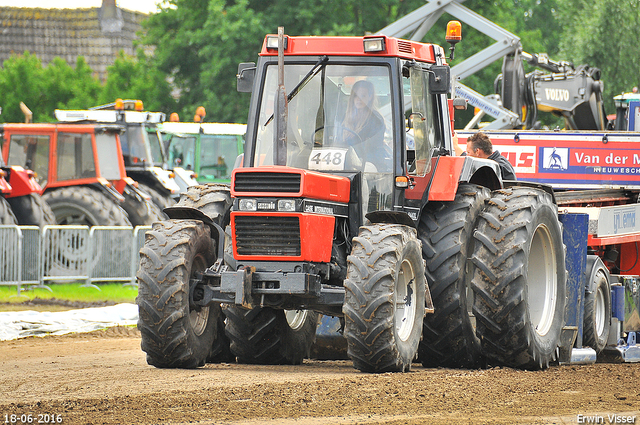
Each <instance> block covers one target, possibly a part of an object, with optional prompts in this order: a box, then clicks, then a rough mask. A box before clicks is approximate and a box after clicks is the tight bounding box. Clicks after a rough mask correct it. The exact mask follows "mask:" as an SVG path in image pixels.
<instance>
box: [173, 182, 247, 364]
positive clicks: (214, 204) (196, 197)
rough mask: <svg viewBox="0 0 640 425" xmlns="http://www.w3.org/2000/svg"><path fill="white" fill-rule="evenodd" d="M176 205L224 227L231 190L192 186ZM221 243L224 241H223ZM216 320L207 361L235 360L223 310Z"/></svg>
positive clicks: (226, 220)
mask: <svg viewBox="0 0 640 425" xmlns="http://www.w3.org/2000/svg"><path fill="white" fill-rule="evenodd" d="M176 206H181V207H190V208H196V209H198V210H200V211H202V212H203V213H205V214H206V215H207V216H208V217H209V218H210V219H211V220H212V221H213V222H214V223H216V224H218V225H219V226H220V227H222V228H223V229H224V228H225V227H226V226H227V225H228V224H229V213H230V211H231V191H230V189H229V186H227V185H220V184H210V185H201V186H192V187H189V189H188V190H187V192H185V193H183V194H182V196H181V197H180V201H179V202H178V203H177V204H176ZM213 238H214V239H215V238H216V235H213ZM216 243H220V242H216ZM221 243H224V241H223V242H221ZM216 247H217V245H216ZM217 320H218V326H217V327H216V336H215V338H214V340H213V346H212V347H211V353H210V354H209V357H208V358H207V363H229V362H233V361H235V355H234V354H233V353H232V352H231V348H230V341H229V338H228V337H227V335H226V333H225V322H226V316H225V315H224V311H223V312H222V313H221V314H220V315H219V316H218V319H217Z"/></svg>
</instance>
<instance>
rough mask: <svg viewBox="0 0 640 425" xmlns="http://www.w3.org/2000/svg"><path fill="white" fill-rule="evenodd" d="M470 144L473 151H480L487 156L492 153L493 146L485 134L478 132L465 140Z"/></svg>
mask: <svg viewBox="0 0 640 425" xmlns="http://www.w3.org/2000/svg"><path fill="white" fill-rule="evenodd" d="M469 142H471V143H472V146H473V148H474V149H480V150H481V151H482V152H484V153H485V154H487V155H491V154H492V153H493V144H492V143H491V139H489V136H487V135H486V133H483V132H482V131H479V132H477V133H475V134H474V135H473V136H471V137H469V139H467V143H469Z"/></svg>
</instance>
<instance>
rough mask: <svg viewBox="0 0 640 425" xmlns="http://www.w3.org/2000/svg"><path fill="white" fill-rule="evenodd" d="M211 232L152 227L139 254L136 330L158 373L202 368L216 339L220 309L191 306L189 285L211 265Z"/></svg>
mask: <svg viewBox="0 0 640 425" xmlns="http://www.w3.org/2000/svg"><path fill="white" fill-rule="evenodd" d="M214 245H215V244H214V242H213V240H212V239H211V236H210V230H209V227H208V226H206V225H204V224H203V223H202V222H200V221H192V220H168V221H162V222H158V223H154V224H153V228H152V230H149V231H148V232H147V234H146V237H145V245H144V247H143V248H142V249H141V250H140V268H139V270H138V273H137V277H138V282H139V284H138V285H139V287H138V297H137V299H136V301H137V304H138V307H139V319H138V329H140V333H141V336H142V344H141V345H142V350H143V351H145V352H146V353H147V362H148V363H149V364H151V365H153V366H156V367H160V368H185V369H191V368H196V367H199V366H204V364H205V363H206V361H207V359H208V358H209V356H210V355H211V354H212V347H213V345H214V342H215V341H214V340H215V338H216V337H217V335H218V326H219V323H220V321H219V317H220V314H221V310H220V306H219V305H218V304H213V305H210V306H207V307H196V306H191V305H190V303H189V298H190V292H191V290H192V289H193V288H191V287H190V280H191V279H192V278H194V277H196V274H197V273H199V272H203V271H204V270H205V269H206V268H207V267H208V266H210V265H211V264H213V263H214V261H215V250H214V248H215V247H214Z"/></svg>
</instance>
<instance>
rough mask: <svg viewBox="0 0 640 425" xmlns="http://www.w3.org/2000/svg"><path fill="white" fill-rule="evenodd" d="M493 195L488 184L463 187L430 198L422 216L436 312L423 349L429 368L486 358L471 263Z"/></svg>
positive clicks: (431, 316)
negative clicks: (446, 196)
mask: <svg viewBox="0 0 640 425" xmlns="http://www.w3.org/2000/svg"><path fill="white" fill-rule="evenodd" d="M490 196H491V191H490V190H489V189H487V188H485V187H482V186H477V185H473V184H465V185H460V187H459V188H458V193H457V194H456V197H455V199H454V201H453V202H434V203H431V202H430V203H429V204H428V205H427V208H426V210H425V211H424V212H423V214H422V215H421V217H420V223H419V225H418V235H419V237H420V240H421V241H422V254H423V257H424V258H425V260H426V263H427V264H426V276H427V284H428V285H429V292H430V293H431V299H432V300H433V307H434V310H435V311H434V314H428V315H426V316H425V318H424V327H423V329H422V341H420V346H419V348H418V359H419V360H420V361H421V362H422V364H423V366H425V367H438V366H445V367H476V366H478V365H479V364H480V363H481V361H482V360H481V347H480V340H479V339H478V337H477V336H476V333H475V332H476V329H475V328H476V325H475V318H474V317H473V314H472V306H473V296H472V292H471V291H470V290H469V280H470V279H469V275H468V274H467V272H466V271H467V264H466V263H467V258H468V257H469V256H470V255H471V253H472V252H473V242H474V240H473V231H474V230H475V225H476V222H477V220H478V216H479V214H480V212H481V211H482V209H483V208H484V203H485V201H486V200H487V199H489V197H490Z"/></svg>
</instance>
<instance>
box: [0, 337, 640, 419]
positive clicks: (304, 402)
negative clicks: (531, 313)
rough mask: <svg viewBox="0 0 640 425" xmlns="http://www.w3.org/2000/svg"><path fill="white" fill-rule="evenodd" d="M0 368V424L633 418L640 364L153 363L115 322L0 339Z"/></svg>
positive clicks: (639, 394) (637, 413)
mask: <svg viewBox="0 0 640 425" xmlns="http://www.w3.org/2000/svg"><path fill="white" fill-rule="evenodd" d="M0 371H1V373H0V415H2V416H1V417H0V421H2V422H0V423H19V424H21V423H60V422H58V421H61V422H62V423H65V424H186V423H207V424H241V423H242V424H244V423H247V424H313V425H315V424H318V425H319V424H380V423H390V424H423V423H424V424H453V423H455V424H514V423H518V424H519V423H527V424H552V423H555V424H573V423H588V422H586V420H587V419H594V420H597V421H600V422H596V423H624V422H620V421H621V420H630V419H633V422H631V423H640V419H638V418H640V385H639V384H638V382H640V365H638V364H596V365H585V366H559V367H552V368H550V369H548V370H546V371H542V372H528V371H519V370H513V369H508V368H493V369H486V370H456V369H425V368H423V367H421V366H420V365H417V364H416V365H414V367H413V369H412V372H410V373H405V374H380V375H370V374H364V373H361V372H359V371H357V370H355V369H353V368H352V365H351V362H350V361H305V363H304V364H303V365H301V366H254V365H239V364H215V365H213V364H211V365H207V366H206V367H204V368H201V369H196V370H173V369H156V368H154V367H151V366H149V365H147V363H146V360H145V354H144V353H143V352H142V351H141V349H140V334H139V332H138V331H137V330H136V329H135V328H126V327H119V328H111V329H109V330H107V331H96V332H91V333H86V334H73V335H66V336H56V337H52V336H48V337H44V338H26V339H20V340H14V341H4V342H0ZM14 415H15V416H14ZM581 415H582V416H581ZM614 415H617V416H616V417H614ZM610 419H611V421H610ZM616 420H618V422H615V421H616ZM591 423H594V422H591ZM627 423H629V422H627Z"/></svg>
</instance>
